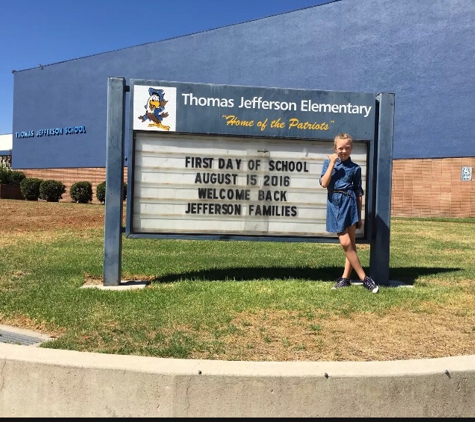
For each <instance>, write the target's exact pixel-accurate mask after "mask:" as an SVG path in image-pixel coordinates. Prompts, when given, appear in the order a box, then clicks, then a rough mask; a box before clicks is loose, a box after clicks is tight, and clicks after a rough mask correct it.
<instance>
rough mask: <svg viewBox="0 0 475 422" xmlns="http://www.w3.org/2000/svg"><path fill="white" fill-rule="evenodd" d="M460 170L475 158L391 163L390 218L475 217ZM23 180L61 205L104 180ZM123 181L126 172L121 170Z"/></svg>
mask: <svg viewBox="0 0 475 422" xmlns="http://www.w3.org/2000/svg"><path fill="white" fill-rule="evenodd" d="M462 167H472V169H473V170H474V179H475V157H465V158H441V159H411V160H394V161H393V171H392V196H391V215H392V216H393V217H475V180H471V181H462V180H460V179H461V171H462ZM22 171H23V172H24V173H25V175H26V177H37V178H40V179H43V180H47V179H53V180H58V181H60V182H62V183H64V184H65V185H66V193H65V194H63V199H62V201H71V198H70V196H69V190H70V188H71V185H72V184H73V183H75V182H80V181H88V182H91V183H92V186H93V202H97V199H96V186H97V185H98V184H99V183H101V182H103V181H104V180H105V178H106V170H105V168H70V169H66V168H62V169H45V170H22ZM124 174H125V175H124V177H125V181H126V180H127V168H125V169H124Z"/></svg>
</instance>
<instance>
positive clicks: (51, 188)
mask: <svg viewBox="0 0 475 422" xmlns="http://www.w3.org/2000/svg"><path fill="white" fill-rule="evenodd" d="M64 192H66V186H65V185H64V184H63V183H61V182H59V181H57V180H43V181H42V182H41V184H40V199H44V200H45V201H47V202H59V200H60V199H62V198H63V193H64Z"/></svg>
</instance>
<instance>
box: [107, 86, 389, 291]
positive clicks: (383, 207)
mask: <svg viewBox="0 0 475 422" xmlns="http://www.w3.org/2000/svg"><path fill="white" fill-rule="evenodd" d="M138 87H140V89H143V87H147V89H150V88H151V87H153V88H157V87H166V88H167V89H168V88H169V87H170V88H176V90H177V98H179V99H180V98H181V101H182V102H181V103H180V100H178V101H177V102H176V103H175V106H176V116H175V121H174V122H173V124H174V125H175V126H174V133H175V134H182V135H184V136H186V135H204V134H206V135H208V136H214V135H220V136H229V137H236V136H243V137H249V138H251V139H261V138H266V139H268V138H276V139H285V140H288V141H289V142H292V140H300V141H301V140H310V141H311V140H313V141H315V140H321V141H325V142H327V141H328V142H332V141H333V137H334V136H335V135H336V134H337V133H340V132H348V133H350V134H352V135H353V134H354V140H355V142H356V143H358V142H363V143H365V144H366V145H367V180H366V189H365V199H366V201H365V208H366V212H365V214H366V216H365V231H364V238H362V239H358V242H363V243H370V245H371V250H370V267H371V271H372V272H371V275H372V276H373V277H374V278H377V279H378V280H387V279H388V271H389V238H390V200H391V171H392V148H393V133H394V94H388V93H380V94H377V95H374V94H369V93H348V92H336V91H313V90H310V91H308V90H290V89H278V88H263V87H241V86H229V85H212V84H193V83H182V82H174V81H155V80H141V79H137V80H135V79H131V81H130V86H126V85H125V79H124V78H115V77H111V78H109V80H108V119H107V124H108V130H107V138H108V145H107V169H106V183H107V187H108V189H107V192H106V204H105V205H106V216H105V217H106V221H105V235H104V236H105V242H104V285H118V284H120V255H121V248H122V244H121V235H122V233H124V232H125V233H126V236H127V237H132V238H135V237H147V238H162V237H168V238H177V239H182V238H190V237H191V238H200V239H206V240H208V239H209V240H215V239H217V240H246V241H247V240H258V241H304V242H326V243H336V242H337V239H336V237H320V236H319V237H315V238H312V237H295V236H290V237H289V236H270V237H267V236H260V235H259V236H239V235H237V236H228V235H222V234H220V233H210V234H209V235H200V236H196V234H191V235H187V234H183V233H182V234H166V235H163V234H154V233H143V234H142V233H136V232H134V230H133V224H132V220H131V219H132V212H131V211H130V210H132V206H133V200H134V199H133V198H134V167H133V166H134V160H135V151H134V150H133V148H134V145H135V133H136V132H137V133H139V132H142V131H143V130H144V129H141V130H140V131H137V125H136V122H135V120H134V118H137V115H136V113H135V112H134V110H133V108H134V94H135V89H136V88H138ZM131 88H132V89H131ZM127 92H131V95H130V104H131V106H130V108H131V111H130V113H129V118H130V128H129V130H128V134H129V155H128V158H127V160H128V185H127V215H126V227H125V230H124V228H123V227H122V226H121V222H122V211H121V210H122V180H123V171H124V170H123V162H124V160H123V158H124V139H125V130H124V127H125V114H126V110H125V109H126V107H125V96H126V93H127ZM184 92H185V95H184V94H183V93H184ZM195 92H196V94H195ZM198 93H199V94H198ZM208 93H211V94H210V95H208ZM249 94H250V95H249ZM234 97H237V98H239V100H240V101H239V103H240V104H241V105H242V107H240V108H242V112H243V114H242V115H241V117H240V118H239V120H244V121H246V122H250V121H251V120H252V121H254V123H256V122H259V121H261V122H262V121H264V120H265V119H266V113H269V107H272V106H270V105H269V104H272V103H274V107H280V108H279V109H278V110H276V109H272V110H271V111H272V113H273V116H274V117H273V120H274V121H275V120H278V119H280V120H281V121H282V119H283V118H284V117H289V113H288V111H289V107H291V106H292V104H294V103H295V104H296V106H295V107H294V109H292V113H293V114H292V117H291V118H293V119H298V120H299V121H300V120H301V118H303V119H304V120H305V119H306V117H307V116H308V113H315V114H314V116H315V117H318V118H319V119H316V120H315V121H316V123H315V125H319V124H321V123H322V122H321V121H320V120H323V121H326V120H328V121H333V123H335V122H336V124H332V125H331V129H328V128H327V129H326V130H320V131H319V129H318V128H321V127H322V126H315V125H314V126H313V127H310V126H312V122H309V121H308V119H306V121H307V123H309V125H310V126H309V125H307V126H306V127H307V129H302V130H301V131H300V132H299V133H298V135H296V134H295V131H294V132H290V129H291V126H290V123H288V127H283V126H281V127H280V128H277V129H278V130H276V131H275V132H273V133H272V134H269V133H267V134H266V135H265V136H263V134H262V133H261V132H262V130H261V127H259V126H258V125H257V124H255V125H252V126H251V125H249V123H248V124H247V126H246V125H244V126H241V125H233V124H231V125H230V126H229V125H227V124H225V125H224V126H223V125H222V122H223V121H224V122H225V123H226V122H228V121H230V120H231V121H232V119H233V118H236V116H235V115H232V116H234V117H232V118H230V117H229V116H230V115H231V114H225V113H223V112H222V108H223V107H222V104H228V105H230V104H231V101H230V99H233V98H234ZM203 98H204V99H205V100H203V101H206V99H207V98H211V99H216V98H218V99H221V100H222V99H226V101H227V103H226V101H222V102H220V103H219V106H215V105H214V106H213V107H214V108H213V107H211V108H206V107H204V106H206V104H204V103H203V104H204V105H201V102H202V100H201V99H203ZM248 98H249V99H248ZM276 98H279V100H277V99H276ZM185 99H187V100H186V101H188V103H187V104H185ZM190 99H196V100H195V102H194V103H193V102H192V101H191V100H190ZM293 99H296V100H295V101H294V100H293ZM315 99H316V101H315ZM355 99H356V101H355ZM358 99H363V101H362V104H359V107H356V106H357V105H358V104H356V103H357V101H358ZM321 100H322V101H321ZM323 100H326V101H323ZM246 101H247V102H246ZM277 101H279V105H278V106H276V105H275V104H276V103H277ZM332 101H333V103H334V104H333V105H335V107H333V108H332V107H331V105H332ZM368 101H369V104H371V105H372V106H374V108H372V109H371V110H370V109H369V104H368ZM310 103H311V104H315V103H316V104H317V106H315V107H314V109H313V110H309V107H310V106H306V108H305V109H304V110H297V108H296V107H298V104H300V106H301V107H302V104H310ZM209 104H212V102H210V103H209ZM235 104H236V103H234V102H233V105H235ZM284 104H285V105H284ZM318 104H319V105H318ZM192 106H193V107H192ZM337 106H339V107H337ZM352 106H355V107H353V108H351V107H352ZM186 107H188V108H186ZM318 107H320V108H318ZM325 107H327V108H325ZM328 107H330V108H328ZM365 107H366V108H365ZM191 109H193V110H191ZM342 110H343V111H342ZM161 111H162V112H163V110H161ZM216 111H218V113H216ZM192 112H193V113H192ZM335 112H337V113H339V114H341V113H347V115H345V116H344V117H345V118H344V119H341V120H340V121H337V119H335V118H333V119H332V116H333V115H334V114H335ZM357 112H360V114H359V115H358V114H357ZM203 113H204V114H203ZM325 113H327V115H326V114H325ZM328 113H330V115H328ZM364 114H365V115H366V117H368V116H369V117H370V119H369V120H368V121H364V120H363V121H362V115H364ZM143 115H145V114H143ZM226 116H227V117H226ZM140 117H142V116H140ZM167 117H169V116H167ZM220 119H221V122H220V123H218V124H217V121H218V120H220ZM145 120H146V119H145V118H144V120H143V121H145ZM317 120H319V121H318V122H317ZM183 122H184V123H183ZM197 122H200V123H197ZM289 122H290V120H289ZM149 123H151V122H149ZM219 125H221V126H219ZM170 126H171V125H170ZM218 126H219V127H218ZM216 127H217V129H216ZM302 127H303V126H302ZM309 127H310V129H308V128H309ZM223 128H224V129H223ZM292 128H295V126H292ZM315 128H317V129H315ZM146 130H147V129H145V131H146ZM221 132H225V133H221ZM119 138H120V139H119ZM119 163H120V164H119ZM119 167H120V169H119ZM116 184H117V186H115V185H116ZM119 205H120V211H118V210H117V208H118V207H119ZM118 222H119V223H118ZM386 264H387V265H386ZM387 283H389V281H388V282H387ZM381 284H385V283H384V281H382V282H381Z"/></svg>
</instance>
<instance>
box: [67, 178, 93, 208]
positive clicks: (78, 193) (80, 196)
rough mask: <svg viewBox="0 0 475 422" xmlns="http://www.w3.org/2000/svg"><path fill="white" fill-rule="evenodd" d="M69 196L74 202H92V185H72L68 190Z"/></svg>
mask: <svg viewBox="0 0 475 422" xmlns="http://www.w3.org/2000/svg"><path fill="white" fill-rule="evenodd" d="M69 195H70V196H71V199H73V200H74V202H77V203H79V204H87V203H88V202H90V201H92V184H91V183H90V182H76V183H73V185H72V186H71V189H70V190H69Z"/></svg>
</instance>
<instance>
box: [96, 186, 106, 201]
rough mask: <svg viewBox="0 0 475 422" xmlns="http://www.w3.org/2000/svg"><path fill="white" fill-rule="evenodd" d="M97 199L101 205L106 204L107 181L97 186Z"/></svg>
mask: <svg viewBox="0 0 475 422" xmlns="http://www.w3.org/2000/svg"><path fill="white" fill-rule="evenodd" d="M96 198H97V200H98V201H99V202H100V203H104V202H106V182H105V181H104V182H102V183H99V184H98V185H97V187H96Z"/></svg>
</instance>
